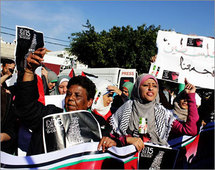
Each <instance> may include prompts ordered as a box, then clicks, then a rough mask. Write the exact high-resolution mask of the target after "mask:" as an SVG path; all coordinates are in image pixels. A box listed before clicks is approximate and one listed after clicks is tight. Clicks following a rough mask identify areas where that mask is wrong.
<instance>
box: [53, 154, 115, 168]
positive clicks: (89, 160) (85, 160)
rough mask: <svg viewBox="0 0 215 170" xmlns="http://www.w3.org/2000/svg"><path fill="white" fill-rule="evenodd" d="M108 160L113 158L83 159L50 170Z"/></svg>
mask: <svg viewBox="0 0 215 170" xmlns="http://www.w3.org/2000/svg"><path fill="white" fill-rule="evenodd" d="M108 158H111V157H110V156H106V157H102V158H93V159H82V160H80V161H76V162H71V163H67V164H63V165H60V166H57V167H54V168H50V169H59V168H63V167H66V166H71V165H76V164H79V163H82V162H92V161H101V160H104V159H108Z"/></svg>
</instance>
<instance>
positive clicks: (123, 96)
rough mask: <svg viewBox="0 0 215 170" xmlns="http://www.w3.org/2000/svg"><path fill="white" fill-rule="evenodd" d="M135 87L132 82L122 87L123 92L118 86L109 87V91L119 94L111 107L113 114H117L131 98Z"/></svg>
mask: <svg viewBox="0 0 215 170" xmlns="http://www.w3.org/2000/svg"><path fill="white" fill-rule="evenodd" d="M133 86H134V84H133V83H132V82H125V83H124V84H123V85H122V90H120V89H118V88H117V87H116V86H108V90H111V91H114V92H115V93H116V94H117V95H116V96H115V97H114V100H113V104H112V106H111V112H112V113H115V112H116V110H117V109H118V108H119V107H120V106H122V105H123V104H124V103H125V102H126V101H128V100H129V99H130V98H131V92H132V89H133Z"/></svg>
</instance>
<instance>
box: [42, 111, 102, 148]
mask: <svg viewBox="0 0 215 170" xmlns="http://www.w3.org/2000/svg"><path fill="white" fill-rule="evenodd" d="M101 138H102V134H101V130H100V125H99V123H98V121H97V120H96V119H95V117H94V116H93V115H92V113H90V112H88V111H86V110H78V111H73V112H65V113H57V114H52V115H48V116H45V117H44V118H43V142H44V149H45V152H51V151H55V150H60V149H64V148H67V147H71V146H73V145H76V144H80V143H85V142H98V141H100V139H101Z"/></svg>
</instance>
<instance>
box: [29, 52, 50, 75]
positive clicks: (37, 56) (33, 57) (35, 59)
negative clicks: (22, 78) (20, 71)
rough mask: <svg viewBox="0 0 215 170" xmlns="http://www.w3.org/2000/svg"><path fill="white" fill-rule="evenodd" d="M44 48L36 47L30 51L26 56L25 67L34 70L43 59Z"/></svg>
mask: <svg viewBox="0 0 215 170" xmlns="http://www.w3.org/2000/svg"><path fill="white" fill-rule="evenodd" d="M46 51H47V49H46V48H38V49H37V50H36V51H35V52H34V53H30V54H29V56H28V57H27V59H26V60H27V69H29V70H31V71H33V72H34V71H35V70H36V68H37V67H39V66H40V65H41V62H42V61H44V59H43V57H44V55H45V54H46Z"/></svg>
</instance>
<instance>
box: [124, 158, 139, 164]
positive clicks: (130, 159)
mask: <svg viewBox="0 0 215 170" xmlns="http://www.w3.org/2000/svg"><path fill="white" fill-rule="evenodd" d="M135 159H138V157H133V158H131V159H129V160H127V161H125V162H124V163H125V164H126V163H128V162H130V161H133V160H135Z"/></svg>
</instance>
